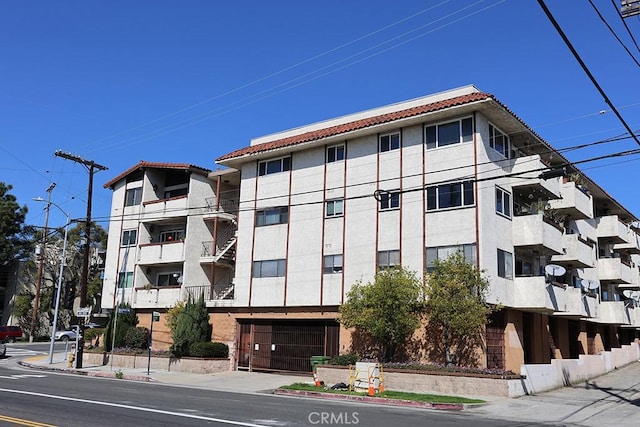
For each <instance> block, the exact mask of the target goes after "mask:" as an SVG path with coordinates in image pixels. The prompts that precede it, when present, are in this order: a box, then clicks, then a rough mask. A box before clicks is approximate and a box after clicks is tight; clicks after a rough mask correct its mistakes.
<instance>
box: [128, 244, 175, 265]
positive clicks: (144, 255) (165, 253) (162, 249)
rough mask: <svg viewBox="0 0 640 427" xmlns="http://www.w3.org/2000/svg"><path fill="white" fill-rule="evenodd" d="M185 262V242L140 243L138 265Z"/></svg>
mask: <svg viewBox="0 0 640 427" xmlns="http://www.w3.org/2000/svg"><path fill="white" fill-rule="evenodd" d="M182 262H184V242H183V241H174V242H163V243H149V244H146V245H140V250H139V251H138V260H137V263H138V265H153V264H176V263H182Z"/></svg>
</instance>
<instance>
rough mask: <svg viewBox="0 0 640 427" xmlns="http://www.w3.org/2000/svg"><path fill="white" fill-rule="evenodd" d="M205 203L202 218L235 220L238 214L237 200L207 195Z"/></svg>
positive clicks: (208, 219) (207, 219)
mask: <svg viewBox="0 0 640 427" xmlns="http://www.w3.org/2000/svg"><path fill="white" fill-rule="evenodd" d="M205 202H206V204H207V206H206V208H205V211H204V214H203V216H202V219H204V220H205V221H212V220H214V219H215V218H219V219H226V220H228V221H235V219H236V217H237V216H238V201H237V200H232V199H225V198H222V197H221V198H218V197H207V198H206V199H205Z"/></svg>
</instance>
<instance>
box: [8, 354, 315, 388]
mask: <svg viewBox="0 0 640 427" xmlns="http://www.w3.org/2000/svg"><path fill="white" fill-rule="evenodd" d="M48 362H49V360H48V356H35V357H31V358H27V359H24V360H23V361H21V362H20V365H22V366H25V367H28V368H32V369H39V370H45V371H54V372H64V373H70V374H77V375H86V376H93V377H102V378H122V379H125V380H133V381H149V382H159V383H164V384H172V385H184V386H188V387H196V388H206V389H209V390H219V391H229V392H238V393H259V392H270V391H272V390H275V389H277V388H279V387H282V386H283V385H289V384H294V383H310V384H311V383H313V377H312V375H311V374H309V375H295V374H280V373H264V372H248V371H227V372H220V373H215V374H191V373H187V372H169V371H164V370H154V369H150V370H149V371H148V372H147V369H142V368H136V369H127V368H119V367H117V366H113V367H111V366H110V365H84V366H83V367H82V368H80V369H75V368H70V367H69V366H68V363H67V361H66V360H64V359H62V355H57V354H56V355H54V358H53V363H52V364H49V363H48Z"/></svg>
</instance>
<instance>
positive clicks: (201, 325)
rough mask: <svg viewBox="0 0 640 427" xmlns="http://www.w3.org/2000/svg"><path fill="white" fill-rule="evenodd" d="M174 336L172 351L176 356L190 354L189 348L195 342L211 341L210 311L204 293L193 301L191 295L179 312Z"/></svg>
mask: <svg viewBox="0 0 640 427" xmlns="http://www.w3.org/2000/svg"><path fill="white" fill-rule="evenodd" d="M172 338H173V345H172V346H171V353H172V354H173V355H174V356H176V357H182V356H188V355H189V349H190V348H191V346H192V345H193V344H195V343H198V342H207V341H211V327H210V325H209V313H208V312H207V305H206V304H205V302H204V295H203V294H201V295H200V298H198V300H197V301H193V300H192V299H191V296H189V299H188V300H187V303H186V304H185V305H184V308H183V309H182V310H180V312H179V314H178V318H177V321H176V327H175V330H174V331H173V337H172Z"/></svg>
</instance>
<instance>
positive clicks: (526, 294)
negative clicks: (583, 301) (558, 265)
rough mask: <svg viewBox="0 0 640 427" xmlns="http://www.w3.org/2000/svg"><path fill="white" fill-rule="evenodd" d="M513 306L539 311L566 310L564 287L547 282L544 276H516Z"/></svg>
mask: <svg viewBox="0 0 640 427" xmlns="http://www.w3.org/2000/svg"><path fill="white" fill-rule="evenodd" d="M513 283H514V293H513V295H514V305H513V306H514V308H520V309H523V310H530V311H535V312H539V313H547V314H548V313H553V312H557V311H566V305H567V304H566V299H565V288H563V287H561V286H556V285H553V284H550V283H547V282H546V280H545V277H544V276H534V277H516V278H515V279H514V281H513Z"/></svg>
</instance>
